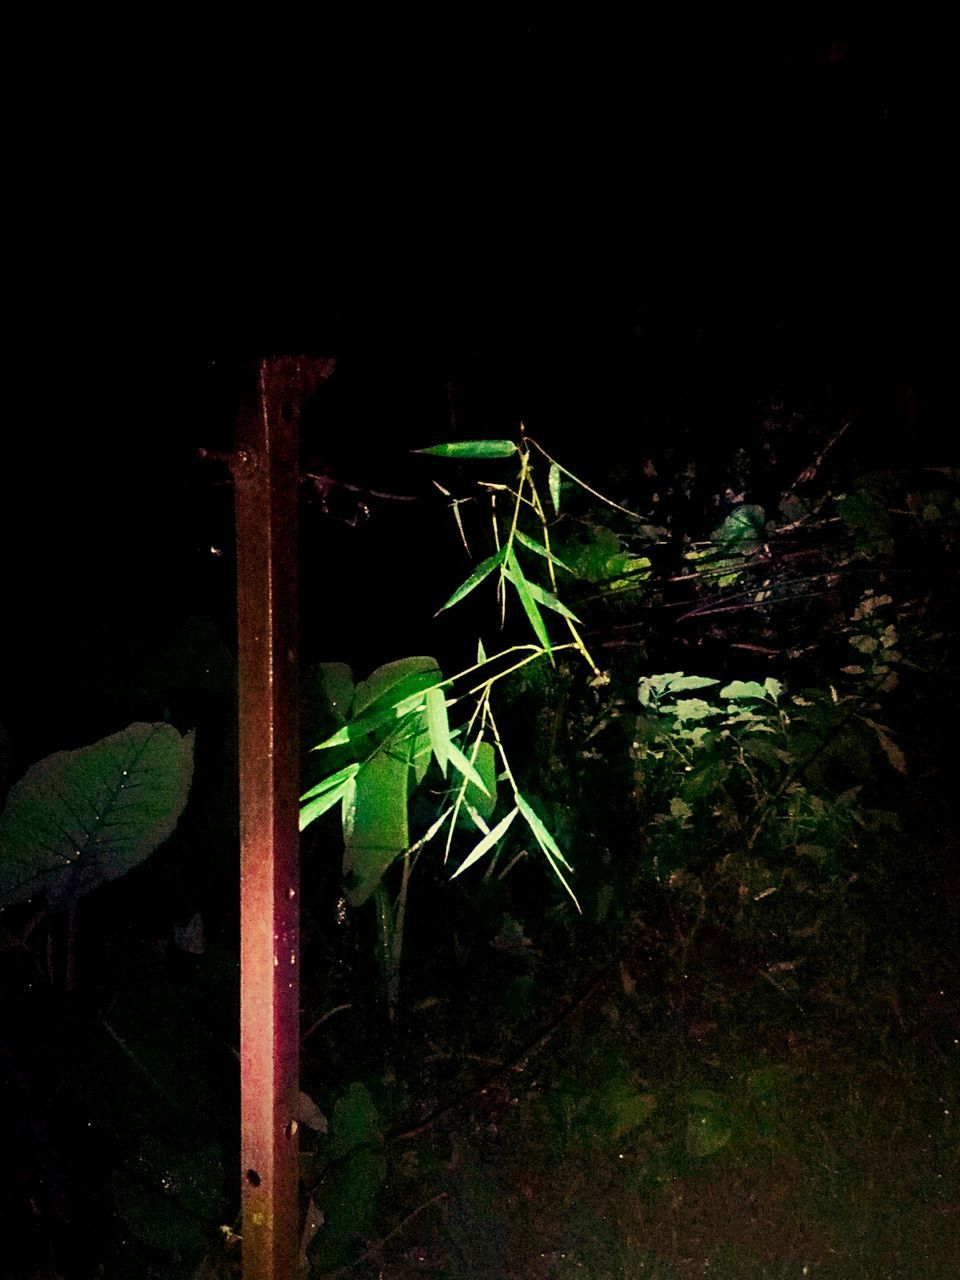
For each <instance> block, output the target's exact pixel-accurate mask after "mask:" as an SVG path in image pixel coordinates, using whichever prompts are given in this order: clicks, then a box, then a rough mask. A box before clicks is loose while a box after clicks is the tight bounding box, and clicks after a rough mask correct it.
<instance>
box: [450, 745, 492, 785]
mask: <svg viewBox="0 0 960 1280" xmlns="http://www.w3.org/2000/svg"><path fill="white" fill-rule="evenodd" d="M448 752H449V757H450V763H451V764H452V765H453V767H454V768H455V769H456V770H457V772H458V773H461V774H463V776H464V778H466V780H467V782H468V783H472V784H473V786H474V787H476V789H477V790H478V791H479V792H480V793H481V794H482V795H488V796H489V794H490V792H489V791H488V789H487V784H486V783H485V782H484V780H483V778H482V777H481V776H480V774H479V773H478V772H477V770H476V769H475V768H474V766H473V765H472V764H471V763H470V761H469V760H468V759H467V757H466V756H465V755H464V754H463V752H462V751H461V750H460V748H459V747H457V746H456V744H455V743H453V742H450V743H449V744H448Z"/></svg>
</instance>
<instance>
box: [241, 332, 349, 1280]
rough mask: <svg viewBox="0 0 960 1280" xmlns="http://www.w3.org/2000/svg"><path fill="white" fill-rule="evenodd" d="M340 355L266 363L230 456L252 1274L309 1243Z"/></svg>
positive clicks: (277, 1274) (291, 1267) (261, 1273)
mask: <svg viewBox="0 0 960 1280" xmlns="http://www.w3.org/2000/svg"><path fill="white" fill-rule="evenodd" d="M332 369H333V362H332V361H330V360H308V359H305V358H295V357H291V356H283V357H275V358H270V359H266V360H263V361H261V362H260V364H259V366H258V368H257V386H256V391H255V392H254V393H252V394H251V395H250V398H249V400H248V401H247V402H246V404H245V406H244V410H243V412H242V414H241V418H240V422H239V424H238V430H237V448H236V451H235V453H234V455H233V457H232V460H231V462H232V470H233V474H234V482H235V489H236V520H237V629H238V673H239V717H240V744H239V745H240V953H241V959H240V1072H241V1076H240V1111H241V1118H240V1123H241V1144H240V1145H241V1161H242V1164H241V1178H242V1195H241V1207H242V1215H243V1227H242V1234H243V1275H244V1280H292V1278H293V1277H294V1276H295V1274H296V1260H297V1249H298V1228H299V1221H298V1218H299V1213H298V1203H297V1199H298V1141H297V1120H296V1116H297V1099H298V1091H299V1065H300V1064H299V1046H300V1034H299V1003H300V982H299V975H300V956H299V892H300V867H299V861H300V847H299V824H298V796H299V789H300V788H299V781H300V779H299V763H300V762H299V745H298V740H297V697H298V691H297V638H298V629H297V498H298V488H299V471H298V466H299V419H300V410H301V408H302V406H303V403H304V401H305V399H306V398H307V396H308V395H309V394H310V392H311V391H312V390H313V389H314V387H315V386H316V385H318V384H319V383H320V382H321V381H323V380H324V379H325V378H326V377H328V376H329V374H330V373H331V372H332Z"/></svg>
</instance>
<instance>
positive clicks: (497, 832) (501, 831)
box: [450, 809, 518, 880]
mask: <svg viewBox="0 0 960 1280" xmlns="http://www.w3.org/2000/svg"><path fill="white" fill-rule="evenodd" d="M517 813H518V810H517V809H511V810H510V812H509V813H508V814H507V816H506V817H505V818H501V819H500V821H499V822H498V823H497V825H496V826H495V827H494V828H493V830H492V831H488V832H487V834H486V835H485V836H484V837H483V839H482V840H481V841H479V843H478V844H475V845H474V846H473V848H472V849H471V850H470V852H469V853H468V854H467V856H466V858H465V859H464V860H463V862H461V864H460V866H459V867H457V869H456V871H455V872H454V873H453V875H452V876H451V877H450V879H451V880H456V878H457V876H458V875H460V874H461V873H462V872H464V871H466V869H467V867H472V866H473V864H474V863H475V862H477V861H479V859H480V858H482V857H483V855H484V854H485V853H486V852H487V851H488V850H489V849H492V848H493V846H494V845H495V844H496V843H497V841H498V840H501V839H502V838H503V836H504V835H505V834H506V831H507V828H508V827H509V826H510V823H511V822H513V820H514V818H515V817H516V816H517Z"/></svg>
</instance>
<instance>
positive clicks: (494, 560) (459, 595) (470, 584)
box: [437, 546, 507, 613]
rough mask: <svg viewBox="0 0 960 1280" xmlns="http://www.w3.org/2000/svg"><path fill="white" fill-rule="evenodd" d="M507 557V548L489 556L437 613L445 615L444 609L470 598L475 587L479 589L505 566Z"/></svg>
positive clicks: (502, 548)
mask: <svg viewBox="0 0 960 1280" xmlns="http://www.w3.org/2000/svg"><path fill="white" fill-rule="evenodd" d="M506 555H507V548H506V547H505V546H503V547H501V548H500V550H499V551H498V552H497V553H496V555H493V556H489V557H488V558H487V559H486V560H484V561H482V562H481V563H480V564H478V565H477V567H476V568H475V569H474V571H473V573H471V574H470V577H469V578H467V579H466V580H465V581H464V582H461V583H460V585H459V587H457V589H456V591H455V592H454V593H453V595H452V596H451V597H450V599H449V600H448V601H447V602H446V604H442V605H441V606H440V608H439V609H438V610H437V613H443V611H444V609H449V608H450V607H451V606H452V605H455V604H459V602H460V601H461V600H462V599H463V597H464V596H468V595H469V594H470V592H471V591H472V590H473V589H474V587H478V586H479V585H480V583H481V582H482V581H483V580H484V578H486V577H489V575H490V574H491V573H493V571H494V569H496V568H498V567H499V566H500V565H501V564H503V562H504V560H505V558H506Z"/></svg>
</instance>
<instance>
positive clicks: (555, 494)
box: [547, 462, 560, 515]
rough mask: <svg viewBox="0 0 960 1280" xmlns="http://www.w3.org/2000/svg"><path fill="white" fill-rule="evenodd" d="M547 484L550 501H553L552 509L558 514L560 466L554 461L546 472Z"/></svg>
mask: <svg viewBox="0 0 960 1280" xmlns="http://www.w3.org/2000/svg"><path fill="white" fill-rule="evenodd" d="M547 484H548V485H549V487H550V501H551V502H552V503H553V509H554V511H555V512H556V513H557V515H559V514H560V468H559V467H558V466H557V464H556V463H555V462H551V463H550V470H549V472H548V474H547Z"/></svg>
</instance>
